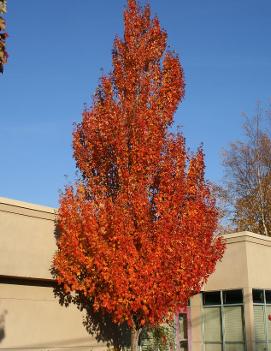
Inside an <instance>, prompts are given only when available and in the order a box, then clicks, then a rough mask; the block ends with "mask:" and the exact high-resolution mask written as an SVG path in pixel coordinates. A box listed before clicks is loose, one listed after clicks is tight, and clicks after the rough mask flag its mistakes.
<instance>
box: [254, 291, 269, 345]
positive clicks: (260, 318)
mask: <svg viewBox="0 0 271 351" xmlns="http://www.w3.org/2000/svg"><path fill="white" fill-rule="evenodd" d="M252 297H253V309H254V330H255V343H256V351H258V350H259V351H264V350H271V321H270V319H271V290H262V289H252ZM269 318H270V319H269Z"/></svg>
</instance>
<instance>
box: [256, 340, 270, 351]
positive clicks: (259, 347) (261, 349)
mask: <svg viewBox="0 0 271 351" xmlns="http://www.w3.org/2000/svg"><path fill="white" fill-rule="evenodd" d="M255 351H268V346H267V344H266V343H263V342H261V343H256V350H255Z"/></svg>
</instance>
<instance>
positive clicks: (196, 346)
mask: <svg viewBox="0 0 271 351" xmlns="http://www.w3.org/2000/svg"><path fill="white" fill-rule="evenodd" d="M201 310H202V307H201V294H198V295H195V296H193V297H192V298H191V299H190V313H191V315H190V316H191V317H190V318H191V320H190V323H191V325H190V328H191V329H190V330H191V333H190V342H189V346H190V349H189V351H202V350H203V340H202V322H201V312H202V311H201Z"/></svg>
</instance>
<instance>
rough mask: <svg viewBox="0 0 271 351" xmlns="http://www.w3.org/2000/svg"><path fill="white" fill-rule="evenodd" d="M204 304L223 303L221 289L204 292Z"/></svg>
mask: <svg viewBox="0 0 271 351" xmlns="http://www.w3.org/2000/svg"><path fill="white" fill-rule="evenodd" d="M202 297H203V305H221V299H220V291H211V292H204V293H202Z"/></svg>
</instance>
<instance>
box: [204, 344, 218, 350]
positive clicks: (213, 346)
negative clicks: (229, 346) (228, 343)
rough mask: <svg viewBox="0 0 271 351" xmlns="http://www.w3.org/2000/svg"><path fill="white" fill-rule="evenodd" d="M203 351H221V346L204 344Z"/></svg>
mask: <svg viewBox="0 0 271 351" xmlns="http://www.w3.org/2000/svg"><path fill="white" fill-rule="evenodd" d="M204 350H205V351H222V345H221V344H205V349H204Z"/></svg>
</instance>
